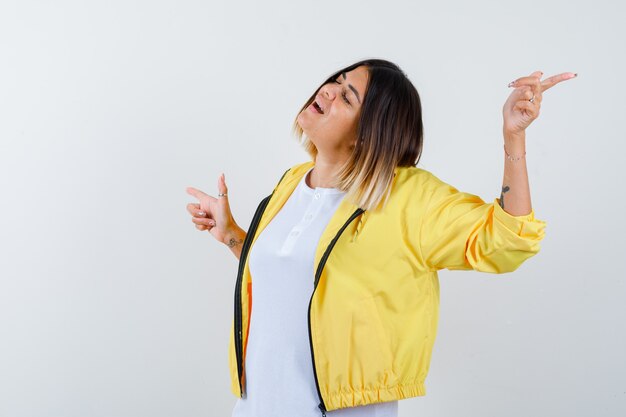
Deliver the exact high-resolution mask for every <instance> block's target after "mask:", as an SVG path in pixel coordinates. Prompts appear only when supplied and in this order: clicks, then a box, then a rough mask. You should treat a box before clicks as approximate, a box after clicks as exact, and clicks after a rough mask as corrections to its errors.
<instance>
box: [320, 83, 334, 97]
mask: <svg viewBox="0 0 626 417" xmlns="http://www.w3.org/2000/svg"><path fill="white" fill-rule="evenodd" d="M333 87H334V85H333V84H331V83H329V84H326V85H324V86H323V87H322V95H323V96H324V97H326V98H327V99H328V100H332V99H333V98H334V97H335V89H334V88H333Z"/></svg>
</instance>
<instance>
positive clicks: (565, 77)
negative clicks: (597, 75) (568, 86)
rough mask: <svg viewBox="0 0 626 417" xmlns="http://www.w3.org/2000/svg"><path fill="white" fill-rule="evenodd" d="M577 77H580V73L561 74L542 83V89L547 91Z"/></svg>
mask: <svg viewBox="0 0 626 417" xmlns="http://www.w3.org/2000/svg"><path fill="white" fill-rule="evenodd" d="M577 76H578V73H574V72H562V73H561V74H557V75H553V76H551V77H548V78H546V79H545V80H543V81H542V82H541V88H542V90H543V91H546V90H547V89H548V88H552V87H554V86H555V85H557V84H558V83H560V82H561V81H566V80H571V79H572V78H576V77H577Z"/></svg>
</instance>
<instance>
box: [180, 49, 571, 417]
mask: <svg viewBox="0 0 626 417" xmlns="http://www.w3.org/2000/svg"><path fill="white" fill-rule="evenodd" d="M541 75H542V73H541V72H538V71H537V72H534V73H532V74H530V75H529V76H527V77H521V78H519V79H517V80H516V81H515V82H513V83H511V84H510V85H509V86H510V87H511V86H513V87H515V89H514V90H513V91H512V93H511V95H510V97H509V98H508V100H507V101H506V103H505V104H504V108H503V115H504V127H503V134H504V152H505V155H504V156H505V162H504V183H503V187H502V190H501V193H500V197H499V198H495V199H494V201H493V202H491V203H486V202H484V201H483V200H482V199H481V198H480V197H478V196H476V195H473V194H469V193H465V192H460V191H458V190H457V189H456V188H454V187H452V186H451V185H449V184H446V183H445V182H443V181H441V180H440V179H439V178H437V177H436V176H435V175H433V174H431V173H430V172H428V171H426V170H423V169H421V168H417V167H416V166H415V165H416V164H417V163H418V161H419V158H420V154H421V150H422V129H423V128H422V118H421V104H420V98H419V95H418V93H417V90H416V89H415V87H414V86H413V85H412V84H411V82H410V81H409V80H408V78H407V77H406V75H405V74H404V73H403V71H402V70H401V69H400V68H399V67H398V66H397V65H395V64H393V63H391V62H388V61H385V60H379V59H369V60H364V61H360V62H357V63H355V64H353V65H350V66H348V67H346V68H343V69H341V70H339V71H337V72H336V73H335V74H333V75H332V76H330V77H329V78H328V79H327V80H326V81H325V82H324V83H323V84H322V85H321V86H320V88H318V90H317V91H316V92H315V93H314V94H313V95H312V96H311V97H310V98H309V100H308V101H307V102H306V104H305V105H304V106H303V107H302V109H301V110H300V112H299V113H298V116H297V118H296V120H295V122H294V131H295V133H296V136H297V137H298V138H300V139H302V137H303V136H304V137H305V139H304V141H303V144H304V147H305V149H306V151H307V152H308V153H309V154H310V156H311V159H312V160H311V161H309V162H305V163H300V164H297V165H294V166H293V167H291V168H289V169H288V170H287V171H285V173H284V174H283V176H282V178H281V179H280V180H279V181H278V183H277V185H276V186H275V188H274V190H273V191H272V193H271V194H270V195H268V196H267V197H266V198H264V199H263V200H262V201H261V203H260V205H259V207H258V208H257V211H256V213H255V214H254V217H253V220H252V223H251V225H250V227H249V228H248V231H247V232H246V231H244V230H243V229H242V228H240V227H239V226H238V225H237V223H236V222H235V220H234V219H233V216H232V213H231V210H230V207H229V204H228V198H227V187H226V183H225V179H224V175H223V174H222V175H221V176H220V178H219V180H218V190H219V194H218V197H217V198H214V197H212V196H209V195H207V194H205V193H203V192H201V191H199V190H197V189H195V188H191V187H190V188H188V189H187V191H188V192H189V194H191V195H193V196H194V197H196V198H197V199H198V200H199V203H198V204H189V205H188V206H187V209H188V211H189V212H190V213H191V215H192V216H193V218H192V221H193V222H194V223H195V224H196V227H197V228H198V229H199V230H208V231H209V232H210V233H211V234H212V235H213V236H214V237H215V238H216V239H217V240H218V241H220V242H223V243H225V244H226V245H227V246H228V247H229V248H230V249H231V251H232V252H233V253H234V254H235V256H237V257H238V258H239V271H238V275H237V282H236V286H235V313H234V320H233V327H232V328H231V337H230V344H229V364H230V371H231V378H232V379H231V382H232V384H231V389H232V392H233V393H234V394H235V395H236V396H238V397H240V398H239V399H238V401H237V404H236V405H235V408H234V410H233V416H237V417H244V416H245V417H252V416H255V417H274V416H302V417H308V416H311V417H313V416H316V415H320V414H321V415H322V416H324V415H329V416H330V415H333V416H359V417H365V416H397V402H398V400H400V399H403V398H409V397H414V396H420V395H425V394H426V391H425V384H424V381H425V379H426V375H427V373H428V367H429V364H430V357H431V352H432V348H433V345H434V340H435V336H436V330H437V321H438V302H439V282H438V278H437V271H438V270H440V269H443V268H447V269H465V270H469V269H472V270H477V271H483V272H490V273H504V272H512V271H514V270H515V269H517V267H519V265H521V263H522V262H523V261H524V260H526V259H528V258H529V257H531V256H533V255H535V254H536V253H537V252H538V251H539V248H540V247H539V242H540V241H541V239H543V237H544V235H545V231H544V229H545V225H546V224H545V222H543V221H541V220H538V219H536V218H535V217H534V211H533V210H532V207H531V204H530V190H529V186H528V177H527V172H526V165H525V158H524V155H525V129H526V128H527V127H528V125H529V124H530V123H531V122H532V121H533V120H534V119H535V118H537V116H538V115H539V108H540V105H541V100H542V93H543V91H545V90H547V89H548V88H550V87H552V86H553V85H555V84H557V83H559V82H561V81H563V80H566V79H569V78H571V77H572V76H573V74H571V73H563V74H560V75H556V76H553V77H550V78H547V79H546V80H544V81H541V80H540V79H541ZM270 221H271V222H270ZM253 283H254V284H253ZM253 285H254V290H253ZM253 295H254V297H253ZM253 298H254V310H253V309H252V304H253V303H252V300H253ZM252 311H254V314H252ZM253 318H254V319H253Z"/></svg>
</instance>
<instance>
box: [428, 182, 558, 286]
mask: <svg viewBox="0 0 626 417" xmlns="http://www.w3.org/2000/svg"><path fill="white" fill-rule="evenodd" d="M430 175H431V177H430V181H429V185H430V187H428V188H429V189H430V190H432V192H431V193H430V197H429V199H428V202H427V203H426V208H425V211H424V212H423V215H422V219H421V228H420V236H419V241H420V248H421V252H422V257H423V259H424V262H425V263H426V266H427V267H428V268H430V269H431V270H439V269H444V268H446V269H450V270H458V269H465V270H467V269H473V270H476V271H481V272H490V273H496V274H499V273H504V272H512V271H515V270H516V269H517V268H518V267H519V266H520V265H521V264H522V263H523V262H524V261H525V260H526V259H528V258H530V257H531V256H533V255H535V254H536V253H537V252H539V249H540V246H539V242H540V241H541V240H542V239H543V237H544V235H545V226H546V222H545V221H542V220H538V219H536V218H535V212H534V209H533V210H532V211H531V212H530V213H529V214H526V215H522V216H513V215H511V214H509V213H507V212H506V211H504V209H503V208H502V207H500V199H499V198H495V199H494V201H493V202H491V203H486V202H485V201H483V200H482V199H481V198H480V197H479V196H477V195H474V194H470V193H466V192H461V191H459V190H457V189H456V188H455V187H453V186H451V185H449V184H446V183H445V182H443V181H441V180H440V179H438V178H437V177H435V176H434V175H433V174H430ZM427 193H428V191H427Z"/></svg>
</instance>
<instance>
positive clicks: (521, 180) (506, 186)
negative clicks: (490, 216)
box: [500, 133, 532, 216]
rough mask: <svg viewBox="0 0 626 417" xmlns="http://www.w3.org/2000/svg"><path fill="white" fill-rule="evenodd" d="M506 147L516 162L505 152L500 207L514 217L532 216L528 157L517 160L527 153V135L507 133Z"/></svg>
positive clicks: (505, 135) (505, 137)
mask: <svg viewBox="0 0 626 417" xmlns="http://www.w3.org/2000/svg"><path fill="white" fill-rule="evenodd" d="M504 146H505V148H506V152H508V154H509V155H510V156H511V157H512V158H513V159H515V160H513V161H512V160H510V159H509V158H507V157H506V154H505V153H504V150H503V152H502V153H503V155H504V178H503V181H502V191H501V193H500V207H502V208H503V209H504V210H505V211H506V212H507V213H509V214H511V215H512V216H522V215H526V214H530V212H531V211H532V204H531V202H530V186H529V183H528V171H527V168H526V156H523V157H522V158H521V159H517V158H518V157H520V156H522V155H524V153H525V152H526V134H525V133H522V134H521V135H518V136H511V135H508V134H506V133H505V134H504Z"/></svg>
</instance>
